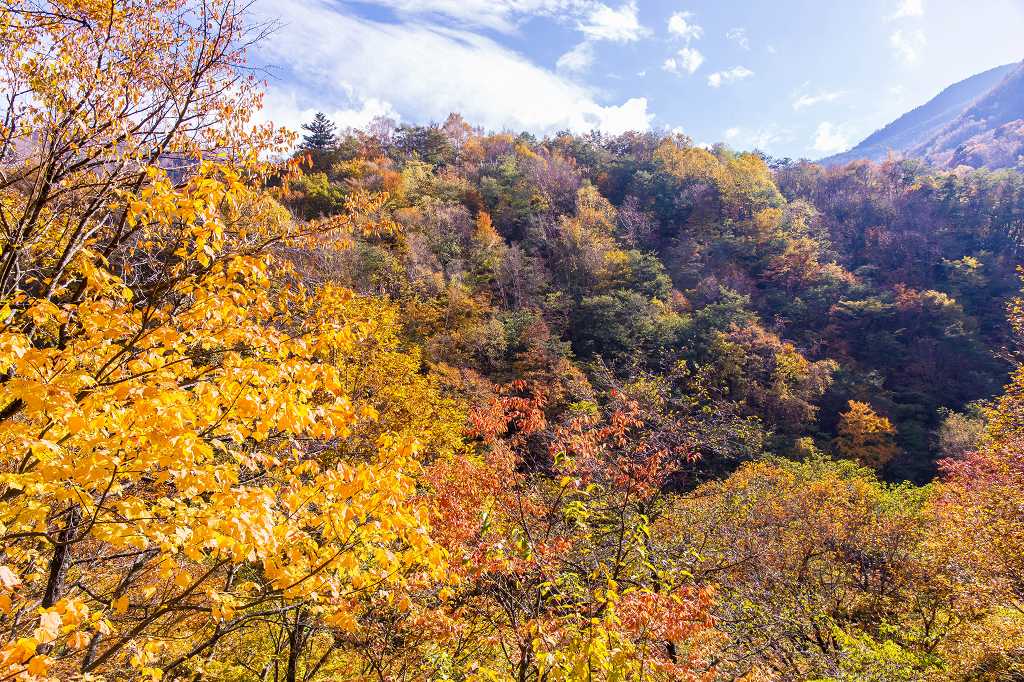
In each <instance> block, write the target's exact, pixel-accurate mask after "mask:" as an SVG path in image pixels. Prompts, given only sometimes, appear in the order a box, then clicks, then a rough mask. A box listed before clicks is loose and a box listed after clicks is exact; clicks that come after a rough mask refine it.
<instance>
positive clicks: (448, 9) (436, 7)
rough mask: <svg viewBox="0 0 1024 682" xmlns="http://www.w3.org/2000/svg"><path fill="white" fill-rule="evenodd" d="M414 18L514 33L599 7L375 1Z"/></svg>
mask: <svg viewBox="0 0 1024 682" xmlns="http://www.w3.org/2000/svg"><path fill="white" fill-rule="evenodd" d="M374 4H377V5H382V6H384V7H389V8H391V9H393V10H394V11H395V12H398V13H399V14H402V15H406V16H410V17H420V18H422V17H431V18H435V17H445V18H448V19H451V20H453V21H455V22H457V23H459V24H462V25H465V26H478V27H485V28H491V29H494V30H496V31H502V32H505V33H510V32H512V31H515V30H516V28H517V27H518V25H519V23H520V22H521V21H522V20H523V19H525V18H528V17H531V16H548V17H561V16H565V15H575V14H579V13H580V12H583V11H585V10H586V9H588V8H589V7H592V6H594V5H597V4H599V3H597V2H595V1H594V0H374Z"/></svg>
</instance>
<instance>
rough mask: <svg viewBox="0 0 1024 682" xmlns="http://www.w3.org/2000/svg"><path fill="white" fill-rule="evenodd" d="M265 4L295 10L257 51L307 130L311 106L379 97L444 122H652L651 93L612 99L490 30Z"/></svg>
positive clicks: (281, 11)
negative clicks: (455, 117) (452, 117)
mask: <svg viewBox="0 0 1024 682" xmlns="http://www.w3.org/2000/svg"><path fill="white" fill-rule="evenodd" d="M257 2H258V4H257V7H256V13H257V14H263V15H264V17H280V16H286V17H288V22H287V23H286V24H284V25H283V26H282V27H281V28H280V29H279V30H278V31H277V33H275V35H274V39H273V40H270V41H267V42H266V43H265V44H264V45H262V46H261V49H260V51H259V54H258V55H256V57H257V59H258V61H257V63H256V65H257V66H260V65H263V66H266V65H274V66H275V67H276V70H279V71H280V72H281V78H279V79H277V80H276V81H273V80H272V81H271V84H270V93H269V94H268V98H269V99H270V100H272V101H273V102H274V103H275V109H274V110H272V111H270V112H269V114H271V115H272V116H273V117H274V118H273V119H272V120H274V121H275V122H276V123H279V124H283V125H289V126H291V127H297V126H298V124H299V123H301V122H303V121H304V120H306V118H305V112H308V111H310V110H314V109H317V110H323V111H324V112H325V113H326V112H329V111H334V110H342V111H347V110H349V109H355V110H357V111H362V109H365V108H366V107H367V106H369V105H368V104H367V103H370V102H374V101H376V102H380V103H388V104H387V107H388V108H389V110H390V111H393V112H397V113H398V114H401V116H402V117H403V118H406V119H408V120H414V121H417V122H420V121H428V120H434V121H441V120H444V118H445V117H447V115H448V113H449V112H452V111H458V112H460V113H462V114H463V116H465V117H466V120H468V121H470V122H471V123H474V124H478V125H482V126H484V127H485V128H488V129H492V130H501V129H513V130H529V131H532V132H535V133H541V134H543V133H548V132H554V131H556V130H559V129H563V128H565V129H570V130H575V131H586V130H590V129H593V128H597V129H601V130H604V131H607V132H609V133H616V132H622V131H623V130H626V129H636V130H647V129H649V128H650V126H651V120H652V118H653V115H652V114H651V113H649V111H648V108H647V106H648V104H647V100H646V99H645V98H642V97H639V98H633V99H629V100H627V101H625V102H622V103H617V104H616V103H613V104H602V103H600V102H599V100H598V98H597V94H596V93H595V92H594V91H593V90H591V89H590V88H588V87H586V86H584V85H581V84H578V83H575V82H573V81H572V80H570V79H568V78H565V77H563V76H560V75H559V74H557V73H554V72H552V71H550V70H547V69H544V68H541V67H539V66H537V65H535V64H533V63H531V62H530V61H529V60H527V59H526V58H524V57H523V56H522V55H520V54H518V53H516V52H513V51H512V50H509V49H507V48H505V47H503V46H501V45H499V44H498V43H496V42H494V41H493V40H491V39H489V38H486V37H484V36H481V35H477V34H474V33H471V32H468V31H465V30H460V29H451V28H439V27H436V26H427V25H422V24H416V23H407V24H404V25H403V24H393V23H382V22H374V21H370V20H366V19H362V18H359V17H355V16H351V15H347V14H344V13H342V10H340V9H339V6H338V5H335V4H333V3H332V2H331V0H257ZM257 18H259V17H257ZM311 45H315V46H316V49H310V46H311ZM425 55H429V59H426V58H424V57H425ZM380 106H383V104H382V105H380Z"/></svg>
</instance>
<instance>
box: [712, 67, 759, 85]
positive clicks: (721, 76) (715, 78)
mask: <svg viewBox="0 0 1024 682" xmlns="http://www.w3.org/2000/svg"><path fill="white" fill-rule="evenodd" d="M753 75H754V72H753V71H751V70H750V69H748V68H747V67H745V66H734V67H732V68H731V69H727V70H725V71H715V72H714V73H713V74H711V75H710V76H708V85H710V86H711V87H713V88H718V87H721V86H722V84H723V83H726V84H728V83H735V82H736V81H741V80H743V79H744V78H750V77H751V76H753Z"/></svg>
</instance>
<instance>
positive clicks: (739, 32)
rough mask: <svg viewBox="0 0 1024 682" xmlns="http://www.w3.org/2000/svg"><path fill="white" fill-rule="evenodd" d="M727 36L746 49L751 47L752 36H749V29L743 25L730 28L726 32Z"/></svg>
mask: <svg viewBox="0 0 1024 682" xmlns="http://www.w3.org/2000/svg"><path fill="white" fill-rule="evenodd" d="M725 37H726V38H728V39H729V40H731V41H732V42H734V43H736V44H737V45H739V46H740V47H742V48H743V49H744V50H749V49H750V38H749V37H747V29H745V28H743V27H737V28H730V29H729V30H728V31H726V32H725Z"/></svg>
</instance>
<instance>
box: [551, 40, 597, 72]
mask: <svg viewBox="0 0 1024 682" xmlns="http://www.w3.org/2000/svg"><path fill="white" fill-rule="evenodd" d="M593 63H594V45H593V44H592V43H590V42H589V41H586V40H584V41H583V42H582V43H580V44H579V45H577V46H576V47H574V48H572V49H571V50H569V51H568V52H566V53H565V54H563V55H562V56H561V57H559V58H558V63H557V64H556V65H555V66H556V67H557V68H558V69H559V70H560V71H574V72H577V73H579V72H581V71H586V70H587V69H589V68H590V65H591V64H593Z"/></svg>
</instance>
